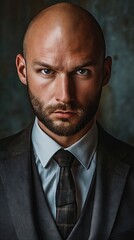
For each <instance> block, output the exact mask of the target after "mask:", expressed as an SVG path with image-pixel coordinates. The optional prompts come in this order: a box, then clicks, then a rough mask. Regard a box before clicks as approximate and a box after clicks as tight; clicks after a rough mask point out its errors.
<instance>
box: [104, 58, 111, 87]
mask: <svg viewBox="0 0 134 240" xmlns="http://www.w3.org/2000/svg"><path fill="white" fill-rule="evenodd" d="M111 68H112V58H111V57H110V56H108V57H106V58H105V60H104V70H103V71H104V72H103V86H105V85H106V84H107V83H108V82H109V79H110V77H111Z"/></svg>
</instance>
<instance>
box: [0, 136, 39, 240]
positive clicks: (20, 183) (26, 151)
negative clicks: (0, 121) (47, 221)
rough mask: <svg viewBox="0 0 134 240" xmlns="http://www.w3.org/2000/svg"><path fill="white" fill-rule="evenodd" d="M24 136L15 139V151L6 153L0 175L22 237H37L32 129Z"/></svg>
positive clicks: (20, 238) (18, 234) (13, 140)
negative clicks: (33, 195) (34, 212)
mask: <svg viewBox="0 0 134 240" xmlns="http://www.w3.org/2000/svg"><path fill="white" fill-rule="evenodd" d="M21 135H22V136H21ZM21 135H18V136H17V137H15V138H14V139H12V149H13V148H15V150H14V152H12V149H11V150H10V149H8V150H7V152H6V153H3V157H2V158H5V159H4V160H3V161H1V162H0V163H1V165H0V175H1V179H2V182H3V185H4V189H5V192H6V196H7V201H8V206H9V211H10V214H11V217H12V221H13V225H14V227H15V230H16V233H17V236H18V239H19V240H24V239H28V240H37V239H38V238H37V234H36V231H35V226H34V220H33V219H34V218H33V211H32V196H31V195H32V182H31V161H30V144H29V142H30V131H28V133H26V132H24V133H22V134H21ZM22 139H23V142H22ZM14 146H16V147H14Z"/></svg>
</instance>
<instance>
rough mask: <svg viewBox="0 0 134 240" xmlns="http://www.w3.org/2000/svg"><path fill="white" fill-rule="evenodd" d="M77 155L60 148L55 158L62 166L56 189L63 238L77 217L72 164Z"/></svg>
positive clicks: (58, 225)
mask: <svg viewBox="0 0 134 240" xmlns="http://www.w3.org/2000/svg"><path fill="white" fill-rule="evenodd" d="M74 159H75V157H74V156H73V155H72V154H71V153H70V152H68V151H66V150H63V149H60V150H59V151H58V152H56V154H55V155H54V160H55V161H56V162H57V163H58V165H59V166H60V176H59V182H58V185H57V191H56V224H57V227H58V229H59V232H60V234H61V237H62V239H67V237H68V235H69V234H70V232H71V230H72V229H73V227H74V225H75V223H76V219H77V209H76V200H75V186H74V181H73V176H72V173H71V165H72V163H73V161H74Z"/></svg>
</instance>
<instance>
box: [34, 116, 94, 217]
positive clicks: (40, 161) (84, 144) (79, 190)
mask: <svg viewBox="0 0 134 240" xmlns="http://www.w3.org/2000/svg"><path fill="white" fill-rule="evenodd" d="M97 141H98V134H97V126H96V123H94V124H93V126H92V128H91V129H90V131H88V133H86V135H84V136H83V137H82V138H81V139H80V140H79V141H77V142H76V143H74V144H73V145H71V146H69V147H68V148H65V149H66V150H68V151H70V152H71V153H72V154H73V155H74V156H75V157H76V159H77V161H75V164H73V166H72V174H73V177H74V181H75V186H76V201H77V213H78V216H79V215H80V213H81V211H82V208H83V205H84V203H85V200H86V197H87V193H88V190H89V187H90V184H91V180H92V177H93V174H94V171H95V167H96V147H97ZM32 143H33V149H34V155H35V161H36V165H37V169H38V172H39V176H40V179H41V183H42V187H43V190H44V193H45V197H46V199H47V203H48V206H49V209H50V211H51V213H52V215H53V217H54V219H55V217H56V206H55V193H56V188H57V183H58V179H59V172H60V167H59V166H58V164H57V163H56V162H55V161H54V160H53V157H52V156H53V155H54V154H55V152H57V151H58V150H59V149H60V148H62V146H60V145H59V144H58V143H57V142H55V141H54V140H53V139H52V138H51V137H49V136H48V135H47V134H46V133H44V132H43V131H42V130H41V128H40V127H39V125H38V121H37V118H36V119H35V123H34V126H33V130H32Z"/></svg>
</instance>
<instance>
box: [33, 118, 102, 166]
mask: <svg viewBox="0 0 134 240" xmlns="http://www.w3.org/2000/svg"><path fill="white" fill-rule="evenodd" d="M97 135H98V134H97V126H96V123H94V124H93V126H92V128H91V129H90V130H89V131H88V132H87V133H86V134H85V135H84V136H83V137H82V138H81V139H80V140H79V141H77V142H76V143H74V144H73V145H71V146H70V147H68V148H65V149H66V150H68V151H70V152H71V153H72V154H73V155H74V156H75V157H76V158H77V159H78V160H79V162H80V163H81V164H82V165H83V166H84V167H85V168H87V169H88V167H89V165H90V162H91V160H92V158H93V155H94V153H95V151H96V147H97V139H98V137H97ZM32 143H33V148H34V152H35V155H36V156H37V157H38V158H39V159H40V161H41V163H42V165H43V167H46V165H47V164H48V162H49V161H50V159H51V157H52V156H53V155H54V154H55V152H57V151H58V150H59V149H60V148H61V146H60V145H59V144H58V143H57V142H55V141H54V140H53V139H52V138H51V137H49V136H48V135H47V134H46V133H45V132H43V131H42V130H41V128H40V127H39V125H38V122H37V118H36V119H35V122H34V125H33V129H32ZM46 143H47V144H46Z"/></svg>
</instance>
